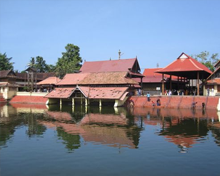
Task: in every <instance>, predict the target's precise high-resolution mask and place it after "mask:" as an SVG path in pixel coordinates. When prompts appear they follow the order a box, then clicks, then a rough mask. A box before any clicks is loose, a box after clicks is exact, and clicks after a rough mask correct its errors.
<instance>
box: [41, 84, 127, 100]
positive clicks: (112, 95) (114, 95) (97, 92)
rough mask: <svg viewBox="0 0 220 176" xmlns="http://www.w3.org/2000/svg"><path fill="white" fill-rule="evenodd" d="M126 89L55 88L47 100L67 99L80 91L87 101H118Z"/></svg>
mask: <svg viewBox="0 0 220 176" xmlns="http://www.w3.org/2000/svg"><path fill="white" fill-rule="evenodd" d="M127 89H128V88H127V87H85V86H78V87H76V88H73V87H72V88H55V90H53V91H52V92H50V93H48V94H47V95H46V96H45V97H47V98H69V97H70V96H71V95H72V93H73V92H74V91H76V90H80V91H81V92H82V93H83V95H84V96H85V97H86V98H89V99H113V100H115V99H120V98H121V97H122V96H123V95H124V94H125V93H127V92H126V91H127Z"/></svg>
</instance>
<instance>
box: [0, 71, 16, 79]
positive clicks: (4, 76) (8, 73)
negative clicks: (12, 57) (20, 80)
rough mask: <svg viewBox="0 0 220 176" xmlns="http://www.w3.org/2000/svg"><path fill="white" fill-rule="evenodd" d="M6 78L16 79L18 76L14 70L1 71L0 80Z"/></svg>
mask: <svg viewBox="0 0 220 176" xmlns="http://www.w3.org/2000/svg"><path fill="white" fill-rule="evenodd" d="M12 75H13V76H12ZM6 77H16V74H15V73H14V71H12V70H1V71H0V78H6Z"/></svg>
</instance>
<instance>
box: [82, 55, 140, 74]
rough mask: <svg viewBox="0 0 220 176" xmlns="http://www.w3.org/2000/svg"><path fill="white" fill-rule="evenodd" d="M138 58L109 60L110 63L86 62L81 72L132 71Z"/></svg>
mask: <svg viewBox="0 0 220 176" xmlns="http://www.w3.org/2000/svg"><path fill="white" fill-rule="evenodd" d="M136 60H137V59H136V58H132V59H120V60H108V61H94V62H85V63H84V64H83V65H82V67H81V69H80V71H81V72H118V71H128V70H129V69H132V67H133V66H134V64H135V61H136Z"/></svg>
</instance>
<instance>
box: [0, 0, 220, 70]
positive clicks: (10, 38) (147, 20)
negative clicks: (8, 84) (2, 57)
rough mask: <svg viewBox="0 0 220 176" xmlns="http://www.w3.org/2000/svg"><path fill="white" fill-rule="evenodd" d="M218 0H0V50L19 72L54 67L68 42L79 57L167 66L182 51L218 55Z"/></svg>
mask: <svg viewBox="0 0 220 176" xmlns="http://www.w3.org/2000/svg"><path fill="white" fill-rule="evenodd" d="M219 8H220V0H0V53H2V54H3V53H6V54H7V56H8V57H12V60H11V61H12V62H14V69H15V70H18V71H23V70H25V69H26V68H27V64H28V63H29V62H30V59H31V57H36V56H42V57H43V58H44V60H45V61H46V63H47V64H53V65H55V64H56V62H57V60H58V58H60V57H62V52H65V46H66V45H67V44H68V43H71V44H74V45H77V46H79V48H80V56H81V57H82V59H83V61H101V60H109V59H110V58H111V59H112V60H115V59H118V51H119V49H120V51H121V53H122V55H121V59H129V58H135V57H137V59H138V62H139V65H140V67H141V70H142V72H143V71H144V69H145V68H155V67H157V64H159V67H165V66H167V65H169V64H170V63H171V62H173V61H174V60H176V59H177V58H178V56H179V55H180V54H181V53H182V52H184V53H186V54H188V55H195V54H199V53H200V52H202V51H208V52H210V53H211V54H214V53H219V55H220V32H219V31H220V10H219Z"/></svg>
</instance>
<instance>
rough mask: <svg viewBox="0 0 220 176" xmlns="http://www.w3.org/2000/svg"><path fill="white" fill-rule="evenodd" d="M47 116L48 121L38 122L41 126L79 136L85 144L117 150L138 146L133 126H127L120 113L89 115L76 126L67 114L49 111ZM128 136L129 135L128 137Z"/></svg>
mask: <svg viewBox="0 0 220 176" xmlns="http://www.w3.org/2000/svg"><path fill="white" fill-rule="evenodd" d="M47 114H48V115H49V116H48V118H49V119H50V120H47V121H39V122H40V123H41V124H43V125H45V126H47V127H50V128H54V127H55V128H60V129H61V128H62V130H63V131H65V132H66V133H68V134H72V135H81V137H82V138H83V139H84V141H85V142H95V143H100V144H106V145H109V146H112V147H119V148H121V147H129V148H136V147H137V145H138V140H136V138H135V139H133V138H132V134H133V133H134V130H133V129H134V126H133V127H130V126H128V119H127V118H126V116H125V115H124V114H122V113H121V114H120V115H113V114H96V113H89V114H86V115H85V116H84V117H83V118H82V119H81V121H80V122H78V123H77V124H76V123H74V120H73V119H74V117H71V115H70V114H68V113H67V112H50V111H49V112H47ZM51 118H53V120H51ZM71 122H72V123H71ZM132 130H133V132H132ZM128 134H131V135H129V136H128ZM134 136H135V137H136V136H137V135H136V134H135V135H134Z"/></svg>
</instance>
